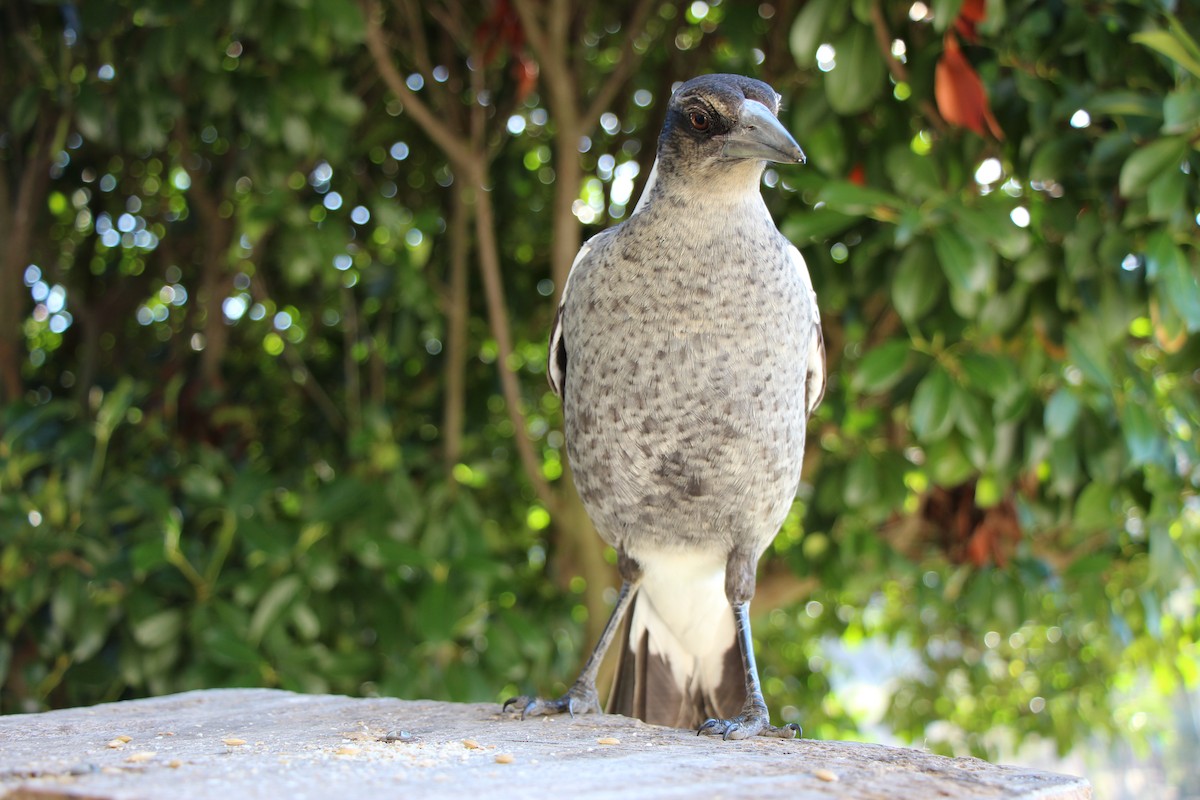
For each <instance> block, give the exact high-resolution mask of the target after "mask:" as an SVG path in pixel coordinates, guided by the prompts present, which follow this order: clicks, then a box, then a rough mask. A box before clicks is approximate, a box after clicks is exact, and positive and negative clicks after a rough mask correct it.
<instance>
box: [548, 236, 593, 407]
mask: <svg viewBox="0 0 1200 800" xmlns="http://www.w3.org/2000/svg"><path fill="white" fill-rule="evenodd" d="M593 238H594V237H593ZM592 241H593V239H588V240H587V241H586V242H584V243H583V247H581V248H579V252H578V253H576V254H575V260H574V261H572V262H571V269H570V271H568V272H567V282H566V283H565V284H563V290H562V297H560V298H559V300H558V311H557V312H556V313H555V315H554V324H553V325H551V326H550V349H549V352H548V353H547V363H546V377H547V379H549V381H550V389H551V391H553V392H554V393H555V394H556V395H558V396H559V397H562V396H563V392H564V391H565V390H566V388H567V341H566V339H564V338H563V309H565V308H566V307H567V292H569V291H570V290H571V276H572V275H573V274H575V268H576V267H578V266H579V264H580V262H582V261H583V260H584V259H585V258H586V257H587V254H588V253H590V252H591V251H592Z"/></svg>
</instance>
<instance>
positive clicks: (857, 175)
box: [846, 163, 867, 186]
mask: <svg viewBox="0 0 1200 800" xmlns="http://www.w3.org/2000/svg"><path fill="white" fill-rule="evenodd" d="M846 180H848V181H850V182H851V183H854V184H857V185H859V186H866V185H867V173H866V170H864V169H863V165H862V164H861V163H859V164H855V165H854V167H853V168H852V169H851V170H850V174H849V175H847V176H846Z"/></svg>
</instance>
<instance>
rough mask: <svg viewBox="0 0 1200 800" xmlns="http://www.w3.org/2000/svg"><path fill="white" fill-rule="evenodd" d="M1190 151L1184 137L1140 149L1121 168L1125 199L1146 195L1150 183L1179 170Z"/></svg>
mask: <svg viewBox="0 0 1200 800" xmlns="http://www.w3.org/2000/svg"><path fill="white" fill-rule="evenodd" d="M1187 150H1188V140H1187V138H1186V137H1183V136H1168V137H1164V138H1162V139H1158V140H1156V141H1153V142H1151V143H1150V144H1148V145H1146V146H1145V147H1141V148H1138V149H1137V150H1135V151H1134V152H1133V155H1131V156H1130V157H1129V158H1128V159H1126V161H1125V164H1124V166H1122V167H1121V177H1120V180H1119V186H1120V189H1121V194H1122V195H1123V196H1125V197H1137V196H1139V195H1141V194H1144V193H1145V191H1146V189H1147V188H1148V187H1149V186H1150V183H1151V182H1152V181H1153V180H1154V179H1155V178H1157V177H1158V176H1159V175H1162V174H1163V173H1165V172H1166V171H1167V170H1169V169H1176V170H1177V169H1179V164H1180V163H1181V162H1182V161H1183V157H1184V155H1185V154H1186V153H1187Z"/></svg>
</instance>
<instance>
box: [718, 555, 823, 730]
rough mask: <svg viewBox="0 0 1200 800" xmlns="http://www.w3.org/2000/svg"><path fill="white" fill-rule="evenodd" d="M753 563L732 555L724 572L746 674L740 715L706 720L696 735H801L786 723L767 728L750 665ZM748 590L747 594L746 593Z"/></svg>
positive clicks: (768, 718)
mask: <svg viewBox="0 0 1200 800" xmlns="http://www.w3.org/2000/svg"><path fill="white" fill-rule="evenodd" d="M754 564H755V559H751V560H750V561H749V563H748V564H747V563H746V559H745V558H739V557H738V556H737V555H736V554H735V555H733V556H731V557H730V560H729V564H728V565H727V566H726V568H725V594H726V596H727V597H728V598H729V604H730V605H731V606H733V619H734V622H735V623H736V625H737V643H738V650H740V651H741V654H742V667H743V669H745V671H746V704H745V705H744V706H742V713H741V714H739V715H738V716H736V717H734V718H732V719H710V720H707V721H706V722H705V723H704V724H703V725H701V726H700V729H699V730H698V731H696V733H697V735H699V734H702V733H703V734H705V735H708V736H720V737H721V738H722V739H749V738H750V737H751V736H774V737H777V738H780V739H794V738H796V737H797V736H799V735H800V734H801V731H800V726H799V725H797V724H796V723H794V722H789V723H788V724H787V725H784V726H783V727H782V728H776V727H775V726H774V725H772V724H771V715H770V713H769V712H768V711H767V701H766V700H765V699H764V698H763V693H762V684H761V683H760V682H759V680H758V665H757V664H756V663H755V662H754V639H753V637H752V636H751V634H750V598H751V597H752V596H753V595H754ZM747 587H748V591H747Z"/></svg>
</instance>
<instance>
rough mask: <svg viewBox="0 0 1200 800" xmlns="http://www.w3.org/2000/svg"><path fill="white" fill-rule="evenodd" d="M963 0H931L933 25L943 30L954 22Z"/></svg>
mask: <svg viewBox="0 0 1200 800" xmlns="http://www.w3.org/2000/svg"><path fill="white" fill-rule="evenodd" d="M962 4H963V0H933V27H934V28H935V29H937V30H939V31H944V30H946V29H947V28H949V27H950V26H951V25H953V24H954V20H956V19H957V18H958V12H959V11H960V10H961V9H962Z"/></svg>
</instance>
